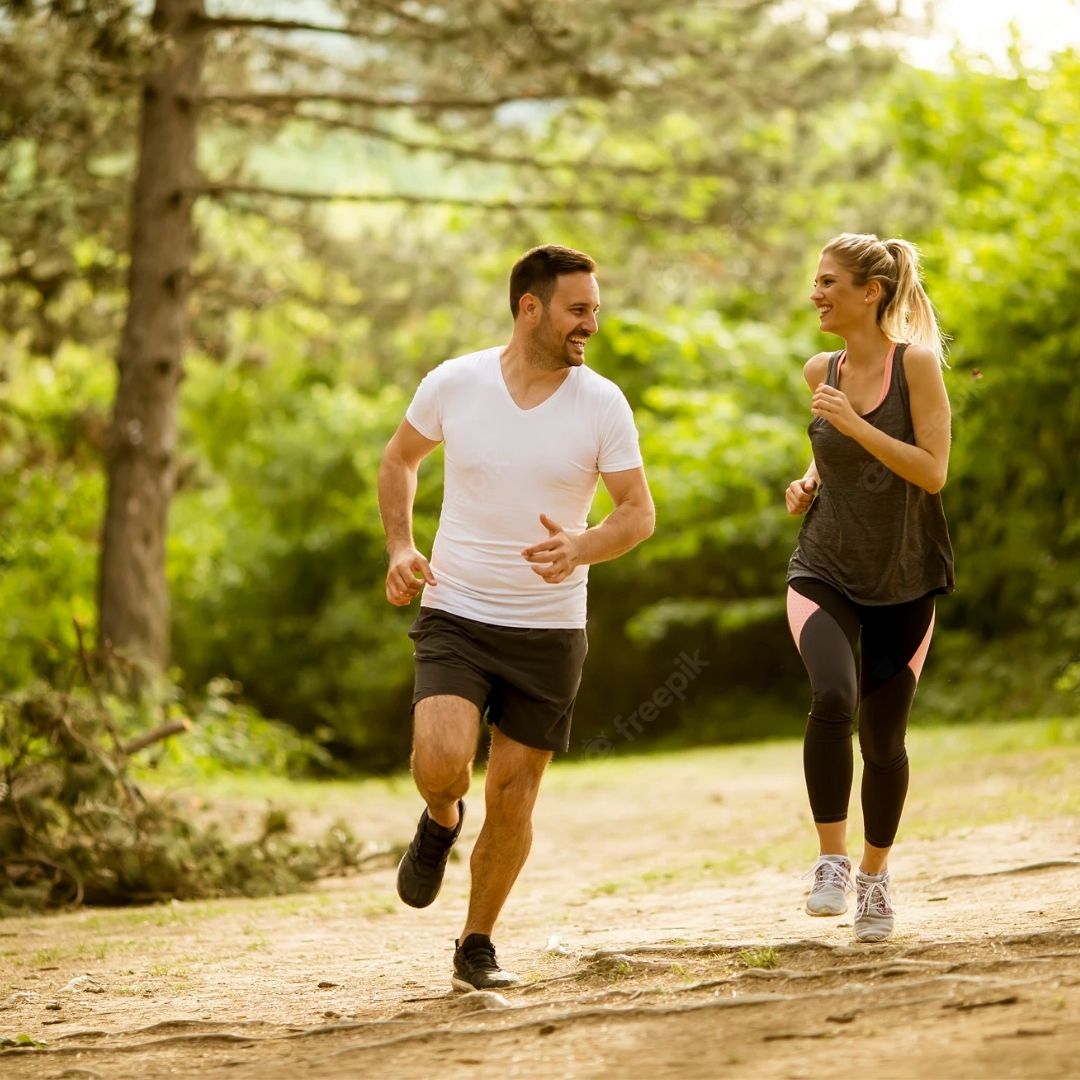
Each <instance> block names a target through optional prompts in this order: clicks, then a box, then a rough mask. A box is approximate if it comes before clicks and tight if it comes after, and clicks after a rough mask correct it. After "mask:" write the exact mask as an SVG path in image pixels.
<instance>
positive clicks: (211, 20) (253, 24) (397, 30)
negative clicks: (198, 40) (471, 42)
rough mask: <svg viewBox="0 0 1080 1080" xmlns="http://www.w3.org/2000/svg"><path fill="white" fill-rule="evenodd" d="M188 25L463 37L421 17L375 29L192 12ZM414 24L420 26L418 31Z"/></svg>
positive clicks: (379, 36) (378, 36)
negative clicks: (404, 25)
mask: <svg viewBox="0 0 1080 1080" xmlns="http://www.w3.org/2000/svg"><path fill="white" fill-rule="evenodd" d="M191 22H192V25H193V26H194V27H195V28H196V29H199V30H205V31H207V32H210V33H212V32H214V31H217V30H274V31H279V32H281V33H292V32H294V31H302V32H304V33H308V34H337V35H339V36H341V37H352V38H359V39H361V40H366V41H402V40H406V41H453V40H455V39H456V38H460V37H463V36H464V35H465V33H466V32H467V28H466V27H463V26H445V27H443V26H434V25H432V24H430V23H425V22H424V21H423V20H409V22H408V23H407V28H403V27H401V26H400V25H399V26H393V27H388V28H387V29H385V30H377V29H375V28H374V27H363V26H348V25H347V26H329V25H327V24H326V23H312V22H305V21H303V20H302V19H269V18H261V17H258V16H253V17H245V16H242V15H216V16H215V15H194V16H192V19H191ZM414 27H422V28H423V32H418V31H417V29H414Z"/></svg>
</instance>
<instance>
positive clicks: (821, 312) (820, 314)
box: [817, 307, 832, 319]
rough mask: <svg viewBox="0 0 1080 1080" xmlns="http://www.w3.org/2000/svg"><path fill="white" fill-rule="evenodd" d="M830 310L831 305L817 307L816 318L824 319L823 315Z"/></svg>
mask: <svg viewBox="0 0 1080 1080" xmlns="http://www.w3.org/2000/svg"><path fill="white" fill-rule="evenodd" d="M830 311H832V307H819V308H818V309H817V313H818V318H820V319H824V318H825V316H826V315H828V314H829V312H830Z"/></svg>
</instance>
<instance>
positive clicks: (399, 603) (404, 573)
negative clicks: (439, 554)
mask: <svg viewBox="0 0 1080 1080" xmlns="http://www.w3.org/2000/svg"><path fill="white" fill-rule="evenodd" d="M425 584H427V585H436V584H438V583H437V582H436V581H435V575H434V574H433V573H432V572H431V566H430V565H429V564H428V561H427V559H425V558H424V556H423V555H421V554H420V552H419V551H417V550H416V548H402V549H401V550H400V551H397V552H395V553H394V554H393V555H391V557H390V569H389V570H387V572H386V599H387V600H389V601H390V603H391V604H393V605H394V606H395V607H406V606H407V605H408V604H410V603H412V598H413V597H414V596H415V595H416V594H417V593H418V592H419V591H420V590H421V589H422V588H423V587H424V585H425Z"/></svg>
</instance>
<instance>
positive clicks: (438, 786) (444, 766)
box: [412, 745, 472, 800]
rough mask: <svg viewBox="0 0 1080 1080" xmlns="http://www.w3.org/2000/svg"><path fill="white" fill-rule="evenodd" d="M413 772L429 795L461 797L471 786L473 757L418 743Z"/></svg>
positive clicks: (445, 797)
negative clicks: (448, 752)
mask: <svg viewBox="0 0 1080 1080" xmlns="http://www.w3.org/2000/svg"><path fill="white" fill-rule="evenodd" d="M412 774H413V779H414V780H415V781H416V786H417V787H418V788H420V790H421V791H422V792H423V793H424V794H425V795H428V796H431V797H434V798H441V799H446V800H450V799H460V798H461V797H462V796H463V795H464V794H465V792H466V791H468V790H469V780H470V778H471V774H472V760H471V758H467V757H464V756H463V755H448V754H447V753H445V751H441V750H433V749H432V748H430V747H425V746H420V745H418V746H415V747H414V748H413V754H412Z"/></svg>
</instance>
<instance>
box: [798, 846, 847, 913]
mask: <svg viewBox="0 0 1080 1080" xmlns="http://www.w3.org/2000/svg"><path fill="white" fill-rule="evenodd" d="M811 876H812V877H813V879H814V884H813V885H812V886H811V888H810V895H809V896H808V897H807V898H806V913H807V915H843V914H844V912H845V911H847V894H848V893H849V892H852V891H853V890H854V886H853V885H852V884H851V860H850V859H849V858H848V857H847V856H846V855H819V856H818V861H817V862H816V863H814V865H813V866H812V867H811V868H810V869H809V870H808V871H807V872H806V873H805V874H803V877H804V878H806V877H811Z"/></svg>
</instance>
